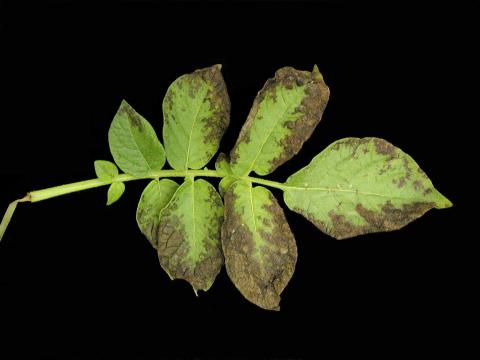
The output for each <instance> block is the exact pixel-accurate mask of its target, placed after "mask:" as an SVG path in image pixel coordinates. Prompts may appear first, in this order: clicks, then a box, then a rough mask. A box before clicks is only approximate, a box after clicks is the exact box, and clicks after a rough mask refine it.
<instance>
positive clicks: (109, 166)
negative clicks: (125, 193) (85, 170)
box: [93, 160, 118, 181]
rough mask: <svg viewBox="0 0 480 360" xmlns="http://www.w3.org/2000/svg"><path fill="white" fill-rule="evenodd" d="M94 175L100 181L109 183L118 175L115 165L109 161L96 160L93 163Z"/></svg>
mask: <svg viewBox="0 0 480 360" xmlns="http://www.w3.org/2000/svg"><path fill="white" fill-rule="evenodd" d="M93 165H94V167H95V174H96V175H97V177H98V178H99V179H100V180H105V181H111V180H113V178H115V177H116V176H117V175H118V168H117V165H115V164H114V163H112V162H111V161H106V160H96V161H95V162H94V163H93Z"/></svg>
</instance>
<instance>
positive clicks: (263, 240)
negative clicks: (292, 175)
mask: <svg viewBox="0 0 480 360" xmlns="http://www.w3.org/2000/svg"><path fill="white" fill-rule="evenodd" d="M224 200H225V221H224V223H223V225H222V247H223V253H224V256H225V266H226V268H227V273H228V275H229V276H230V279H232V281H233V283H234V284H235V286H236V287H237V289H238V290H240V292H241V293H242V295H243V296H244V297H245V298H247V299H248V300H249V301H251V302H253V303H254V304H256V305H258V306H260V307H262V308H264V309H268V310H278V309H279V303H280V294H281V292H282V291H283V289H284V288H285V287H286V286H287V283H288V282H289V280H290V278H291V277H292V275H293V272H294V270H295V264H296V261H297V247H296V243H295V238H294V237H293V234H292V232H291V230H290V227H289V226H288V223H287V220H286V219H285V215H284V213H283V210H282V208H281V207H280V206H279V205H278V202H277V200H276V199H275V197H274V196H273V195H272V193H271V192H270V191H269V190H267V189H265V188H264V187H261V186H257V187H252V185H251V183H249V182H246V181H243V180H238V181H236V182H235V183H234V184H232V185H231V186H230V187H229V189H228V190H227V192H226V194H225V197H224Z"/></svg>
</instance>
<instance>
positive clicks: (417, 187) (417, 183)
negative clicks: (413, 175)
mask: <svg viewBox="0 0 480 360" xmlns="http://www.w3.org/2000/svg"><path fill="white" fill-rule="evenodd" d="M413 188H414V189H415V190H417V191H420V190H422V189H423V184H422V183H421V182H420V181H418V180H415V181H414V182H413ZM430 191H431V190H430Z"/></svg>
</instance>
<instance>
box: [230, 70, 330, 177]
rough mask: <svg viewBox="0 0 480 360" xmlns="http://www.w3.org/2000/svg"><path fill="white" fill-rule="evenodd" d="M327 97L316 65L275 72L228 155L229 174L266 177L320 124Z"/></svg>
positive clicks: (326, 91) (325, 88)
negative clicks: (310, 69)
mask: <svg viewBox="0 0 480 360" xmlns="http://www.w3.org/2000/svg"><path fill="white" fill-rule="evenodd" d="M329 95H330V91H329V89H328V87H327V85H326V84H325V82H324V81H323V77H322V75H321V74H320V72H319V71H318V68H317V67H316V66H315V67H314V69H313V71H312V72H309V71H299V70H295V69H294V68H291V67H284V68H281V69H280V70H278V71H277V72H276V73H275V77H274V78H273V79H270V80H268V81H267V82H266V84H265V86H264V87H263V89H262V90H260V92H259V93H258V94H257V96H256V98H255V100H254V102H253V106H252V109H251V110H250V113H249V115H248V118H247V121H246V122H245V124H244V125H243V128H242V130H241V131H240V135H239V137H238V139H237V142H236V144H235V146H234V148H233V149H232V151H231V154H230V158H231V164H232V171H233V172H234V173H235V174H236V175H238V176H244V175H247V174H249V173H250V172H251V171H255V172H256V173H257V174H258V175H267V174H270V173H271V172H272V171H273V170H275V169H276V168H277V167H279V166H280V165H282V164H283V163H284V162H286V161H288V160H289V159H290V158H292V157H293V156H294V155H295V154H296V153H297V152H298V151H300V148H301V147H302V145H303V143H304V142H305V141H306V140H307V139H308V138H309V137H310V135H311V134H312V132H313V130H314V129H315V127H316V126H317V124H318V123H319V122H320V120H321V118H322V114H323V111H324V110H325V107H326V106H327V102H328V98H329Z"/></svg>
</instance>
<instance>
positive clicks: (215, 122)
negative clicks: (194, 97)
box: [190, 65, 230, 143]
mask: <svg viewBox="0 0 480 360" xmlns="http://www.w3.org/2000/svg"><path fill="white" fill-rule="evenodd" d="M220 69H221V66H220V65H213V66H211V67H208V68H204V69H200V70H196V71H195V72H194V73H192V74H190V75H191V76H195V77H198V78H199V79H201V81H203V82H205V83H207V84H209V85H210V86H211V89H210V90H209V91H208V92H207V96H206V101H207V102H208V106H209V107H210V109H211V110H212V112H213V114H212V116H210V117H208V118H205V119H203V120H202V121H203V124H204V126H205V135H204V139H203V142H204V143H211V142H212V141H217V142H220V139H221V138H222V136H223V134H224V133H225V131H226V130H227V127H228V124H229V123H230V98H229V97H228V92H227V85H226V84H225V81H224V79H223V76H222V72H221V71H220Z"/></svg>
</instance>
